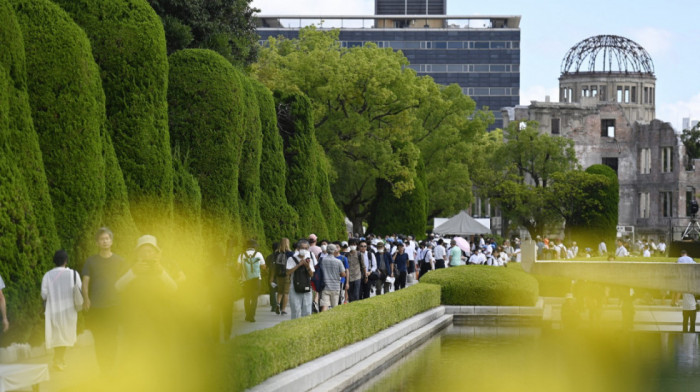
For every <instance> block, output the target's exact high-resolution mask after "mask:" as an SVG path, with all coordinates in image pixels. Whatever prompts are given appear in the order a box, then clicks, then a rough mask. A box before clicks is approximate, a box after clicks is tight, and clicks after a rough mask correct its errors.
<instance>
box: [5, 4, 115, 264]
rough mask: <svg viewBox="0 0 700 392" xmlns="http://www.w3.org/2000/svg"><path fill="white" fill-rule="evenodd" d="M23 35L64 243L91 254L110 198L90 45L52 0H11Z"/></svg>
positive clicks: (73, 255) (75, 256)
mask: <svg viewBox="0 0 700 392" xmlns="http://www.w3.org/2000/svg"><path fill="white" fill-rule="evenodd" d="M11 2H12V3H13V4H14V7H15V14H16V16H17V20H18V21H19V25H20V27H21V29H22V34H23V36H24V40H25V53H26V61H27V69H29V70H30V71H29V72H28V74H27V89H28V92H29V103H30V105H31V108H32V112H31V113H32V119H33V120H34V128H35V130H36V133H37V134H38V135H39V145H40V147H41V151H42V156H43V159H44V167H45V170H46V177H47V179H48V182H49V192H50V195H51V202H52V204H53V207H54V217H55V221H56V224H57V227H60V230H58V235H59V238H60V240H61V247H62V248H64V249H66V250H67V251H68V254H69V256H70V259H71V261H72V262H71V264H72V265H78V264H80V261H82V260H84V259H85V258H87V256H89V253H91V252H92V250H93V248H94V242H95V241H94V238H93V233H94V231H95V229H96V228H97V226H98V224H99V221H100V218H101V217H102V208H103V205H104V200H105V178H104V177H105V164H104V160H103V158H102V138H101V135H100V131H101V128H102V127H103V126H104V122H105V106H104V93H103V91H102V82H101V80H100V73H99V68H98V67H97V64H96V63H95V61H94V60H93V58H92V53H91V48H90V42H89V41H88V39H87V37H86V35H85V33H84V32H83V30H82V29H81V28H80V27H79V26H78V25H77V24H75V22H73V20H71V18H70V17H69V16H68V14H67V13H66V12H65V11H63V10H62V9H61V8H60V7H59V6H57V5H56V4H54V3H52V2H50V1H49V0H11Z"/></svg>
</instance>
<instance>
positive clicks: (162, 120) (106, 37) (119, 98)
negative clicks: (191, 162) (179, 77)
mask: <svg viewBox="0 0 700 392" xmlns="http://www.w3.org/2000/svg"><path fill="white" fill-rule="evenodd" d="M55 2H56V3H58V4H59V5H61V6H62V7H63V9H65V10H66V11H67V12H68V13H69V14H70V15H71V17H72V18H73V20H75V22H76V23H78V24H79V25H80V26H81V27H82V28H83V29H84V30H85V32H86V33H87V35H88V37H89V38H90V43H91V44H92V51H93V55H94V57H95V61H97V64H98V65H99V66H100V70H101V71H102V73H101V75H102V86H103V88H104V92H105V97H106V111H107V121H108V125H109V127H108V129H109V132H110V135H111V137H112V142H113V143H114V150H115V152H116V154H117V157H118V159H119V165H120V166H121V169H122V172H123V174H124V180H125V182H126V186H127V190H128V193H129V201H130V206H131V214H132V216H133V218H134V221H135V222H136V225H137V227H138V229H139V230H141V231H142V232H150V233H152V234H156V235H158V234H159V233H160V232H161V228H162V227H164V224H167V223H169V222H168V221H169V219H170V218H171V216H172V208H173V207H172V203H173V173H172V157H171V154H170V140H169V134H168V106H167V105H168V102H167V90H168V57H167V54H166V47H165V34H164V32H163V24H162V23H161V21H160V18H159V17H158V15H156V13H155V11H153V8H151V6H150V5H149V4H148V2H146V1H145V0H104V1H93V0H55Z"/></svg>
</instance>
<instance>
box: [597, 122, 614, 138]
mask: <svg viewBox="0 0 700 392" xmlns="http://www.w3.org/2000/svg"><path fill="white" fill-rule="evenodd" d="M600 136H602V137H615V119H603V120H600Z"/></svg>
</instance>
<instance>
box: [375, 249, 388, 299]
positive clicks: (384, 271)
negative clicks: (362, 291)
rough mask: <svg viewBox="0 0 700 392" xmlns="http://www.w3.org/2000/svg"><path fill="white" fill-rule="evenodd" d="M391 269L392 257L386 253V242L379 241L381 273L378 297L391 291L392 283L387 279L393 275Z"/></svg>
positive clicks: (378, 251) (378, 281) (378, 258)
mask: <svg viewBox="0 0 700 392" xmlns="http://www.w3.org/2000/svg"><path fill="white" fill-rule="evenodd" d="M391 269H392V263H391V256H390V255H389V252H387V251H386V248H385V247H384V242H382V241H379V242H378V243H377V270H378V271H379V279H378V280H377V295H382V293H385V294H388V293H389V291H390V290H391V283H389V282H387V278H388V277H389V276H390V275H391Z"/></svg>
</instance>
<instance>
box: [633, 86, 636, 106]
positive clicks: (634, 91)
mask: <svg viewBox="0 0 700 392" xmlns="http://www.w3.org/2000/svg"><path fill="white" fill-rule="evenodd" d="M632 102H634V103H637V86H632Z"/></svg>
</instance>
